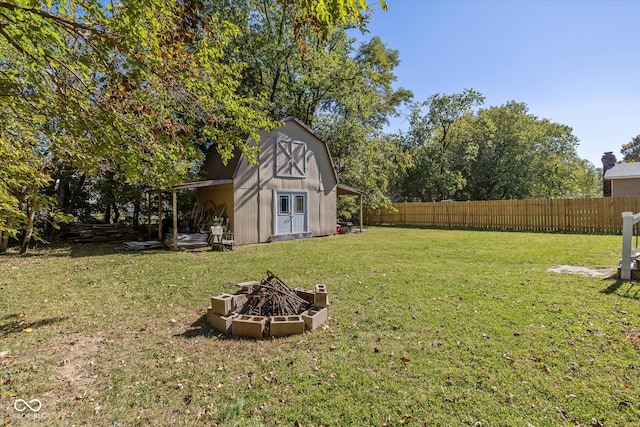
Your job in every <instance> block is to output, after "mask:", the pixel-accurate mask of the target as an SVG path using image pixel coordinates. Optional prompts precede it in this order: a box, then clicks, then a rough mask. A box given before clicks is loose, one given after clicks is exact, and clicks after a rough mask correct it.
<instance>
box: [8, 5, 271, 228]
mask: <svg viewBox="0 0 640 427" xmlns="http://www.w3.org/2000/svg"><path fill="white" fill-rule="evenodd" d="M237 34H238V33H237V29H236V28H235V27H234V26H233V25H231V24H229V23H228V22H225V21H224V20H222V19H220V17H218V16H209V15H206V14H204V13H203V11H202V6H201V5H200V3H199V2H197V1H195V2H191V1H187V2H183V3H177V4H168V3H166V2H160V1H144V2H137V1H134V2H126V3H120V2H116V3H110V4H109V6H108V7H105V6H103V4H102V3H101V2H99V1H95V0H84V1H71V2H67V1H57V0H54V1H51V2H48V3H46V4H38V3H37V2H36V3H34V2H28V1H16V2H12V3H0V58H3V59H1V60H0V111H2V119H0V120H2V121H3V123H2V124H3V131H2V134H1V135H0V138H2V142H3V145H5V147H3V150H4V151H7V152H8V154H7V156H6V157H4V158H3V160H4V159H7V161H10V159H13V158H15V159H16V161H17V163H16V168H19V169H20V170H19V171H13V170H12V171H9V173H10V175H11V181H10V182H8V183H5V184H2V185H0V200H1V201H2V204H3V207H4V206H7V209H3V210H2V213H0V224H3V225H2V227H3V230H2V232H3V235H4V233H8V234H9V235H12V236H15V235H16V234H17V233H18V232H19V231H20V230H23V229H24V227H25V222H24V218H26V217H28V215H27V213H26V211H25V208H24V206H27V205H30V204H31V205H32V204H33V203H36V205H37V206H39V209H40V208H43V209H49V208H53V207H54V204H52V203H50V201H48V199H43V198H42V197H41V195H42V191H43V187H44V186H46V185H47V184H48V183H49V181H50V180H51V173H53V172H54V171H55V170H57V166H56V165H58V164H62V165H64V168H66V169H73V170H77V171H80V172H81V173H84V174H94V175H100V174H103V173H105V172H109V173H115V172H117V173H118V174H119V178H121V179H122V180H124V181H126V182H127V183H129V184H131V185H143V186H147V187H158V188H165V187H167V186H170V185H172V184H175V183H177V182H180V181H182V180H183V179H184V177H185V176H186V174H187V173H188V172H189V171H190V170H191V168H192V167H193V165H194V162H195V161H197V160H198V159H199V158H200V157H201V154H200V152H199V148H201V147H202V146H207V145H211V143H212V141H215V142H216V146H217V148H218V150H219V151H220V153H221V155H222V157H223V158H224V159H229V158H230V156H231V155H232V153H233V150H234V147H240V148H241V149H242V151H243V153H244V154H245V155H246V156H247V157H248V158H249V159H255V148H252V147H248V146H246V145H245V141H246V137H247V136H252V137H255V138H257V137H258V131H259V130H260V129H269V128H271V127H272V126H273V125H274V124H273V122H272V121H270V120H269V119H268V118H267V117H266V115H265V114H263V113H261V112H260V109H259V108H258V106H259V104H258V103H257V102H256V100H254V99H252V98H249V97H246V96H243V95H240V94H239V93H238V86H239V84H240V70H241V68H242V65H241V64H238V63H226V62H224V61H222V58H223V56H224V54H225V51H226V49H227V47H228V46H229V41H230V40H231V39H232V38H233V37H235V36H236V35H237ZM23 184H26V185H23ZM16 189H18V190H16ZM16 191H18V193H20V194H17V193H16ZM40 199H42V200H40ZM30 201H31V202H30ZM23 211H25V212H23ZM27 223H29V221H28V220H27ZM27 228H28V226H27ZM25 231H26V235H27V236H30V230H25Z"/></svg>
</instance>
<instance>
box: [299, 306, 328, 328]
mask: <svg viewBox="0 0 640 427" xmlns="http://www.w3.org/2000/svg"><path fill="white" fill-rule="evenodd" d="M328 315H329V309H328V308H327V307H323V308H320V309H317V310H307V311H305V312H304V313H302V320H304V326H305V327H306V328H307V330H308V331H313V330H316V329H318V328H319V327H320V325H322V324H323V323H324V322H326V321H327V316H328Z"/></svg>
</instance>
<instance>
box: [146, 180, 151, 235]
mask: <svg viewBox="0 0 640 427" xmlns="http://www.w3.org/2000/svg"><path fill="white" fill-rule="evenodd" d="M147 239H149V240H151V191H147Z"/></svg>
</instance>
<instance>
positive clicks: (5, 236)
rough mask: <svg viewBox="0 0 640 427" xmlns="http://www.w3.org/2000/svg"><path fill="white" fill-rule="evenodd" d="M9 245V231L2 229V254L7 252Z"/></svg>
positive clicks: (0, 234)
mask: <svg viewBox="0 0 640 427" xmlns="http://www.w3.org/2000/svg"><path fill="white" fill-rule="evenodd" d="M8 246H9V232H8V231H0V255H4V254H6V253H7V247H8Z"/></svg>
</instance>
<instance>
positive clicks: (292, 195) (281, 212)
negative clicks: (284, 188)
mask: <svg viewBox="0 0 640 427" xmlns="http://www.w3.org/2000/svg"><path fill="white" fill-rule="evenodd" d="M276 195H277V203H278V206H277V207H276V216H277V219H276V234H296V233H304V232H306V231H307V194H306V193H298V192H277V193H276Z"/></svg>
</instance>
